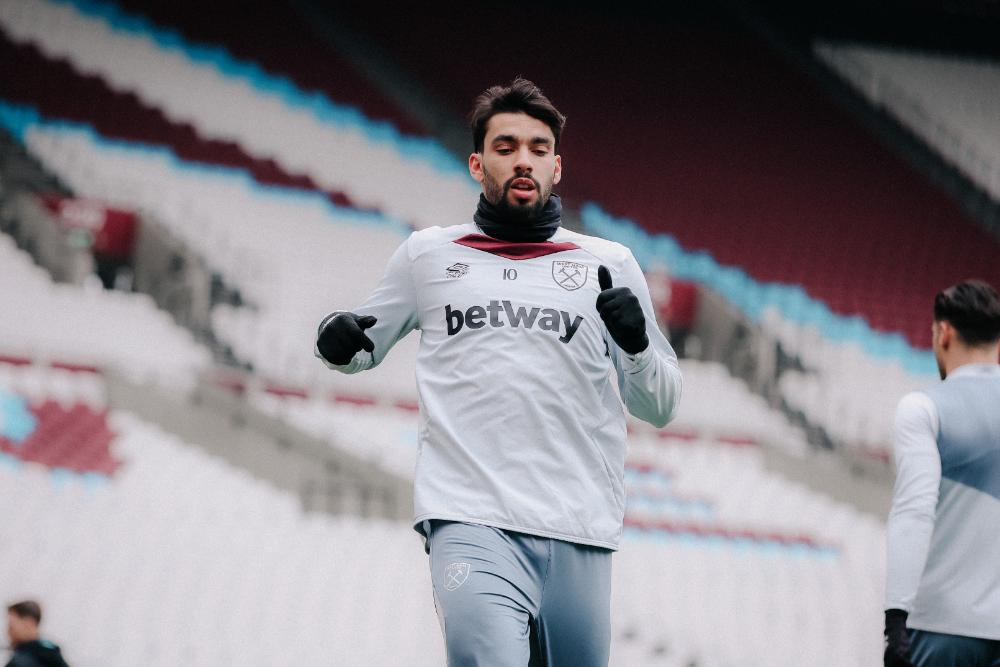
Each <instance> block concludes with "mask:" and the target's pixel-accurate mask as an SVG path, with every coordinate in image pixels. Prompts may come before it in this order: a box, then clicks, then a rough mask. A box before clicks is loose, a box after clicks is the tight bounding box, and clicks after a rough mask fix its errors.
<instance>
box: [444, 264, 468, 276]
mask: <svg viewBox="0 0 1000 667" xmlns="http://www.w3.org/2000/svg"><path fill="white" fill-rule="evenodd" d="M468 272H469V265H468V264H462V263H461V262H458V263H455V264H452V265H451V266H449V267H448V268H447V269H445V270H444V275H446V276H448V277H449V278H461V277H462V276H464V275H465V274H466V273H468Z"/></svg>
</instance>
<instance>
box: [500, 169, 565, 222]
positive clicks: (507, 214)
mask: <svg viewBox="0 0 1000 667" xmlns="http://www.w3.org/2000/svg"><path fill="white" fill-rule="evenodd" d="M518 178H529V179H531V182H532V183H534V184H535V192H537V193H538V197H536V198H535V202H534V203H533V204H528V203H524V204H512V203H510V199H509V197H508V195H509V194H510V186H511V184H513V182H514V181H515V180H516V179H518ZM551 194H552V185H551V184H549V186H548V187H547V188H545V189H544V190H543V189H542V185H541V183H539V182H538V180H537V179H536V178H535V177H534V176H531V175H530V174H521V175H514V176H511V177H510V178H508V179H507V180H506V181H505V182H504V183H503V184H501V183H500V182H499V181H497V180H496V179H494V178H493V177H492V176H490V173H489V172H488V171H486V169H483V195H485V197H486V199H487V201H489V202H490V203H491V204H493V205H494V206H495V207H496V208H497V211H498V212H499V213H500V215H502V216H503V217H504V219H506V220H510V221H511V222H513V223H526V222H530V221H531V220H534V219H535V218H537V217H538V215H539V214H540V213H541V212H542V209H543V208H545V204H547V203H548V201H549V196H550V195H551Z"/></svg>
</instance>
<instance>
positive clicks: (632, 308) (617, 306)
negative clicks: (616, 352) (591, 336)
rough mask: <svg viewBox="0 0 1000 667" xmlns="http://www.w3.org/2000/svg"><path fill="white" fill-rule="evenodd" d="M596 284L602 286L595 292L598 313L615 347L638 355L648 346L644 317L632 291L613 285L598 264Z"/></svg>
mask: <svg viewBox="0 0 1000 667" xmlns="http://www.w3.org/2000/svg"><path fill="white" fill-rule="evenodd" d="M597 284H598V285H600V286H601V293H600V294H598V295H597V312H598V313H600V314H601V319H602V320H604V326H606V327H607V328H608V331H609V332H610V333H611V337H612V338H614V340H615V342H616V343H618V347H620V348H621V349H623V350H625V351H626V352H627V353H629V354H638V353H639V352H642V351H643V350H645V349H646V348H647V347H649V336H647V335H646V316H645V315H643V314H642V306H640V305H639V299H637V298H636V296H635V294H632V290H630V289H629V288H627V287H612V286H611V274H610V273H609V272H608V268H607V267H606V266H603V265H601V266H599V267H597Z"/></svg>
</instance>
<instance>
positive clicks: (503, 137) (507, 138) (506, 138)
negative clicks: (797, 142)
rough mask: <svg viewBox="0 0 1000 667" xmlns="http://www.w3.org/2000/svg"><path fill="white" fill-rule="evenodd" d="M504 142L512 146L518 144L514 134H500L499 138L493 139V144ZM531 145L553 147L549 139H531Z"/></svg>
mask: <svg viewBox="0 0 1000 667" xmlns="http://www.w3.org/2000/svg"><path fill="white" fill-rule="evenodd" d="M503 142H507V143H511V144H516V143H517V137H515V136H514V135H513V134H498V135H497V136H495V137H493V143H494V144H498V143H503ZM531 144H532V145H535V144H544V145H546V146H551V145H552V140H551V139H549V138H548V137H532V138H531Z"/></svg>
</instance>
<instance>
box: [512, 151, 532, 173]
mask: <svg viewBox="0 0 1000 667" xmlns="http://www.w3.org/2000/svg"><path fill="white" fill-rule="evenodd" d="M514 169H515V170H516V171H519V172H524V173H526V174H530V173H531V151H530V150H529V149H527V148H522V149H521V150H519V151H518V152H517V161H516V162H515V163H514Z"/></svg>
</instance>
